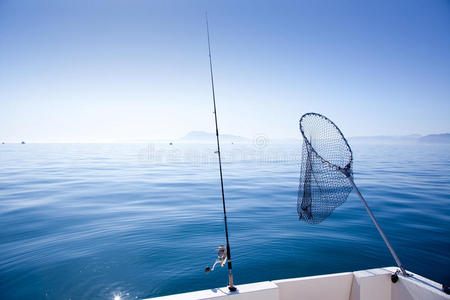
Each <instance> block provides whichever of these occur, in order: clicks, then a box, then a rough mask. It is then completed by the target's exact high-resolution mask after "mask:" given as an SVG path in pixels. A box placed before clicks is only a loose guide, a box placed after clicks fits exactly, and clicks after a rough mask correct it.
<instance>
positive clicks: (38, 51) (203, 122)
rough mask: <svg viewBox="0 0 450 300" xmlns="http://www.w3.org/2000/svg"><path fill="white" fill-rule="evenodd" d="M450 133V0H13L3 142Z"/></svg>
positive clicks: (3, 68)
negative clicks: (198, 134)
mask: <svg viewBox="0 0 450 300" xmlns="http://www.w3.org/2000/svg"><path fill="white" fill-rule="evenodd" d="M205 10H208V15H209V19H210V20H209V21H210V26H211V28H210V29H211V42H212V45H211V46H212V57H213V65H214V75H215V85H216V98H217V110H218V118H219V129H220V132H221V133H223V134H234V135H239V136H244V137H248V138H252V137H255V136H258V135H266V136H268V137H270V138H274V139H277V138H299V135H300V133H299V131H298V120H299V118H300V116H301V115H302V114H303V113H306V112H310V111H314V112H318V113H322V114H324V115H326V116H327V117H329V118H330V119H332V120H333V121H334V122H336V124H337V125H338V126H339V127H340V128H341V129H342V131H343V132H344V134H345V135H346V136H349V137H352V136H381V135H390V136H393V135H409V134H421V135H427V134H439V133H447V132H450V118H449V116H448V114H449V113H448V112H449V111H450V2H448V1H444V0H441V1H432V2H429V1H425V0H419V1H415V2H410V1H403V0H402V1H387V0H382V1H365V2H359V1H356V0H350V1H341V2H335V1H321V2H320V3H319V2H315V1H261V2H258V4H257V5H256V4H255V3H252V2H241V1H206V0H204V1H192V2H184V1H171V2H167V1H133V2H128V1H104V0H102V1H96V2H95V3H91V2H90V1H64V2H58V1H47V2H35V1H25V0H24V1H2V2H0V51H1V53H2V55H1V56H0V105H1V108H2V109H1V110H0V142H2V141H4V142H19V141H21V140H24V141H26V142H111V141H127V140H128V141H130V140H154V139H167V140H169V139H177V138H180V137H182V136H184V135H185V134H187V132H189V131H190V130H188V129H186V128H190V129H192V130H199V131H206V132H212V131H213V130H214V120H213V114H212V111H213V108H212V100H211V87H210V79H209V65H208V49H207V41H206V29H205V17H204V13H205Z"/></svg>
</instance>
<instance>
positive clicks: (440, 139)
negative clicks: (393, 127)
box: [349, 133, 450, 144]
mask: <svg viewBox="0 0 450 300" xmlns="http://www.w3.org/2000/svg"><path fill="white" fill-rule="evenodd" d="M349 140H350V141H351V142H364V143H373V144H390V143H395V144H396V143H401V144H403V143H408V144H416V143H420V144H450V133H442V134H429V135H424V136H422V135H420V134H410V135H397V136H395V135H392V136H390V135H380V136H355V137H350V138H349Z"/></svg>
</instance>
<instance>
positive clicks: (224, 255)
mask: <svg viewBox="0 0 450 300" xmlns="http://www.w3.org/2000/svg"><path fill="white" fill-rule="evenodd" d="M205 17H206V33H207V35H208V53H209V73H210V76H211V89H212V98H213V104H214V120H215V123H216V141H217V155H218V156H219V173H220V187H221V188H222V207H223V220H224V223H225V237H226V241H227V247H226V249H225V247H224V246H219V251H218V255H217V256H218V257H217V260H216V262H215V263H214V265H213V267H212V269H211V268H210V267H206V269H205V272H206V273H209V272H210V271H212V270H214V267H215V266H216V264H217V263H220V265H221V266H222V267H223V266H224V265H225V263H226V261H227V260H228V289H229V290H230V292H234V291H236V287H235V286H234V284H233V272H232V268H231V251H230V241H229V239H228V223H227V210H226V208H225V192H224V189H223V175H222V159H221V157H220V142H219V126H218V125H217V110H216V93H215V91H214V76H213V67H212V58H211V42H210V39H209V24H208V13H205Z"/></svg>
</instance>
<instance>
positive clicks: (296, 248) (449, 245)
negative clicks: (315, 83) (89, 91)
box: [0, 144, 450, 299]
mask: <svg viewBox="0 0 450 300" xmlns="http://www.w3.org/2000/svg"><path fill="white" fill-rule="evenodd" d="M222 151H223V155H224V160H225V163H224V166H223V167H224V172H225V173H224V176H225V188H226V191H225V192H226V197H227V205H228V213H229V229H230V242H231V249H232V257H233V270H234V274H235V281H236V282H237V283H238V284H239V283H249V282H254V281H261V280H271V279H280V278H289V277H298V276H305V275H315V274H324V273H332V272H342V271H352V270H358V269H366V268H374V267H380V266H391V265H394V264H395V263H394V261H393V259H392V258H391V256H390V254H389V252H388V250H387V248H386V247H385V245H384V244H383V241H382V239H381V237H380V236H379V235H378V232H377V231H376V229H375V227H374V225H373V224H372V223H371V220H370V218H369V217H368V215H367V213H366V212H365V210H364V208H363V206H362V205H361V203H360V201H359V199H358V198H357V197H356V195H355V193H354V192H353V193H352V194H351V195H350V197H349V198H348V199H347V202H346V203H345V204H344V205H343V206H341V207H339V208H338V209H337V210H336V211H335V212H334V213H333V214H332V215H331V217H329V218H328V219H327V220H325V221H324V222H323V223H321V224H319V225H309V224H306V223H302V222H299V221H298V220H297V219H298V217H297V212H296V198H297V186H298V177H299V170H300V168H299V161H300V159H299V155H300V145H285V146H276V145H271V146H267V147H264V145H262V146H261V145H259V146H253V145H246V146H243V145H231V144H228V145H224V146H223V150H222ZM353 151H354V154H355V164H354V171H355V181H356V184H357V185H359V187H360V189H361V192H362V193H363V195H364V196H365V197H366V199H367V201H368V203H369V205H370V206H371V207H372V209H373V211H374V213H375V216H377V218H378V220H379V222H380V223H381V225H382V227H383V228H384V230H385V232H386V234H387V236H388V237H389V238H390V240H391V242H392V244H393V246H394V248H395V249H396V251H397V252H398V255H399V256H400V258H401V260H402V261H403V264H404V265H405V266H406V267H407V269H409V270H411V271H413V272H416V273H419V274H421V275H424V276H426V277H429V278H431V279H433V280H435V281H438V282H441V283H442V282H447V283H449V282H450V222H449V221H450V146H444V145H440V146H436V145H433V146H429V145H363V144H354V145H353ZM213 152H214V145H174V146H168V145H161V144H154V145H138V144H129V145H126V144H113V145H106V144H73V145H70V144H54V145H51V144H50V145H45V144H43V145H38V144H26V145H9V144H6V145H0V162H1V168H0V298H1V299H24V298H32V297H33V298H34V299H69V298H70V299H88V298H90V299H95V298H98V299H113V298H114V296H115V295H120V296H121V297H122V299H136V298H143V297H154V296H160V295H167V294H171V293H179V292H186V291H192V290H197V289H206V288H213V287H219V286H225V285H226V284H227V275H226V269H225V268H222V269H219V270H217V271H214V272H212V273H210V274H208V275H205V273H204V268H205V266H207V265H211V264H212V263H213V261H214V259H215V258H216V247H217V246H218V245H219V244H223V243H224V229H223V216H222V212H221V209H222V208H221V200H220V197H219V195H220V185H219V177H218V169H217V161H216V156H215V154H214V153H213Z"/></svg>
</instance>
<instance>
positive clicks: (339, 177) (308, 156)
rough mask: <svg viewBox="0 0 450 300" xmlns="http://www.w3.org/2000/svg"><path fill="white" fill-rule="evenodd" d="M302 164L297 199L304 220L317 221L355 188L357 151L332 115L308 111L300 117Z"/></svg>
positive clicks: (308, 221) (327, 214) (299, 212)
mask: <svg viewBox="0 0 450 300" xmlns="http://www.w3.org/2000/svg"><path fill="white" fill-rule="evenodd" d="M300 132H301V133H302V136H303V146H302V163H301V171H300V182H299V189H298V198H297V212H298V216H299V219H300V220H304V221H306V222H307V223H312V224H317V223H320V222H322V221H323V220H324V219H326V218H327V217H328V216H329V215H331V213H332V212H333V211H334V210H335V209H336V208H337V207H339V206H340V205H341V204H343V203H344V202H345V200H346V199H347V197H348V194H349V193H350V192H351V191H352V185H351V183H350V182H349V180H348V179H347V178H346V176H345V175H344V174H343V172H344V173H347V174H348V175H349V176H351V175H352V173H353V171H352V163H353V154H352V150H351V149H350V146H349V145H348V143H347V140H346V139H345V137H344V136H343V135H342V133H341V131H340V130H339V128H338V127H337V126H336V125H335V124H334V123H333V122H332V121H331V120H329V119H328V118H326V117H324V116H322V115H320V114H316V113H307V114H305V115H303V116H302V117H301V119H300Z"/></svg>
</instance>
